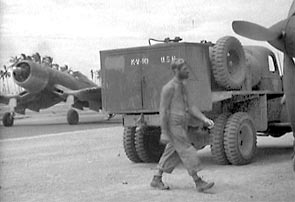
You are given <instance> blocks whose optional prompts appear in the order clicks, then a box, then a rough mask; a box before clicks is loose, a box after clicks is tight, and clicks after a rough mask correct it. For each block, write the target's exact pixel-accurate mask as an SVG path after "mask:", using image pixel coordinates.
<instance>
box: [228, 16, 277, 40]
mask: <svg viewBox="0 0 295 202" xmlns="http://www.w3.org/2000/svg"><path fill="white" fill-rule="evenodd" d="M232 28H233V30H234V31H235V32H236V33H237V34H239V35H241V36H244V37H247V38H249V39H254V40H257V41H271V40H274V39H276V38H277V37H278V35H277V33H275V32H272V31H270V30H269V29H267V28H265V27H263V26H260V25H257V24H255V23H252V22H247V21H233V23H232Z"/></svg>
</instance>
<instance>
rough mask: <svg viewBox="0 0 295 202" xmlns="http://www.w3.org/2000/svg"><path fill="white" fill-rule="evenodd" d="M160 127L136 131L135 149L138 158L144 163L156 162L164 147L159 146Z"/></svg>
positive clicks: (146, 127) (144, 127)
mask: <svg viewBox="0 0 295 202" xmlns="http://www.w3.org/2000/svg"><path fill="white" fill-rule="evenodd" d="M160 134H161V129H160V127H151V126H143V127H138V128H137V129H136V134H135V148H136V151H137V154H138V156H139V158H140V159H141V160H142V161H143V162H146V163H152V162H158V161H159V160H160V158H161V155H162V153H163V152H164V149H165V145H162V144H160Z"/></svg>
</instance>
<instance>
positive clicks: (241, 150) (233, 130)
mask: <svg viewBox="0 0 295 202" xmlns="http://www.w3.org/2000/svg"><path fill="white" fill-rule="evenodd" d="M256 141H257V137H256V129H255V126H254V122H253V120H252V118H251V117H250V116H249V115H248V114H247V113H245V112H237V113H235V114H233V115H231V116H230V117H229V118H228V121H227V123H226V126H225V133H224V148H225V153H226V156H227V159H228V160H229V162H230V163H232V164H234V165H243V164H247V163H249V162H250V161H251V160H252V158H253V157H254V155H255V151H256Z"/></svg>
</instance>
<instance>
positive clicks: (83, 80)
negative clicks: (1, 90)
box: [0, 60, 110, 127]
mask: <svg viewBox="0 0 295 202" xmlns="http://www.w3.org/2000/svg"><path fill="white" fill-rule="evenodd" d="M12 77H13V80H14V82H15V83H16V84H17V85H19V86H21V87H22V88H24V89H25V90H24V91H22V92H20V93H19V94H17V95H0V103H3V104H8V105H9V106H10V111H9V112H6V113H4V115H3V119H2V122H3V125H4V126H7V127H9V126H12V125H13V123H14V116H15V113H19V114H25V110H26V109H30V110H32V111H36V112H39V111H40V109H45V108H49V107H51V106H53V105H55V104H57V103H60V102H63V101H64V102H67V104H68V105H69V108H70V109H69V110H68V112H67V122H68V123H69V124H70V125H76V124H78V122H79V114H78V112H77V111H76V110H75V109H74V108H76V109H80V110H83V108H84V107H87V108H89V109H91V110H94V111H100V110H101V108H102V104H101V87H99V86H97V85H96V84H95V83H94V82H92V81H90V80H89V79H88V78H87V77H86V76H85V75H83V74H82V73H80V72H78V71H75V72H72V73H69V72H62V71H59V70H56V69H53V68H50V67H49V66H48V65H46V64H39V63H36V62H33V61H30V60H22V61H20V62H17V63H16V64H15V65H14V66H13V69H12ZM109 118H110V115H109Z"/></svg>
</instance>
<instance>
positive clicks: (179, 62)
mask: <svg viewBox="0 0 295 202" xmlns="http://www.w3.org/2000/svg"><path fill="white" fill-rule="evenodd" d="M184 64H186V63H185V61H184V59H183V58H174V59H173V60H172V62H171V69H172V70H173V71H174V70H175V69H180V68H181V67H182V66H183V65H184Z"/></svg>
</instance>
